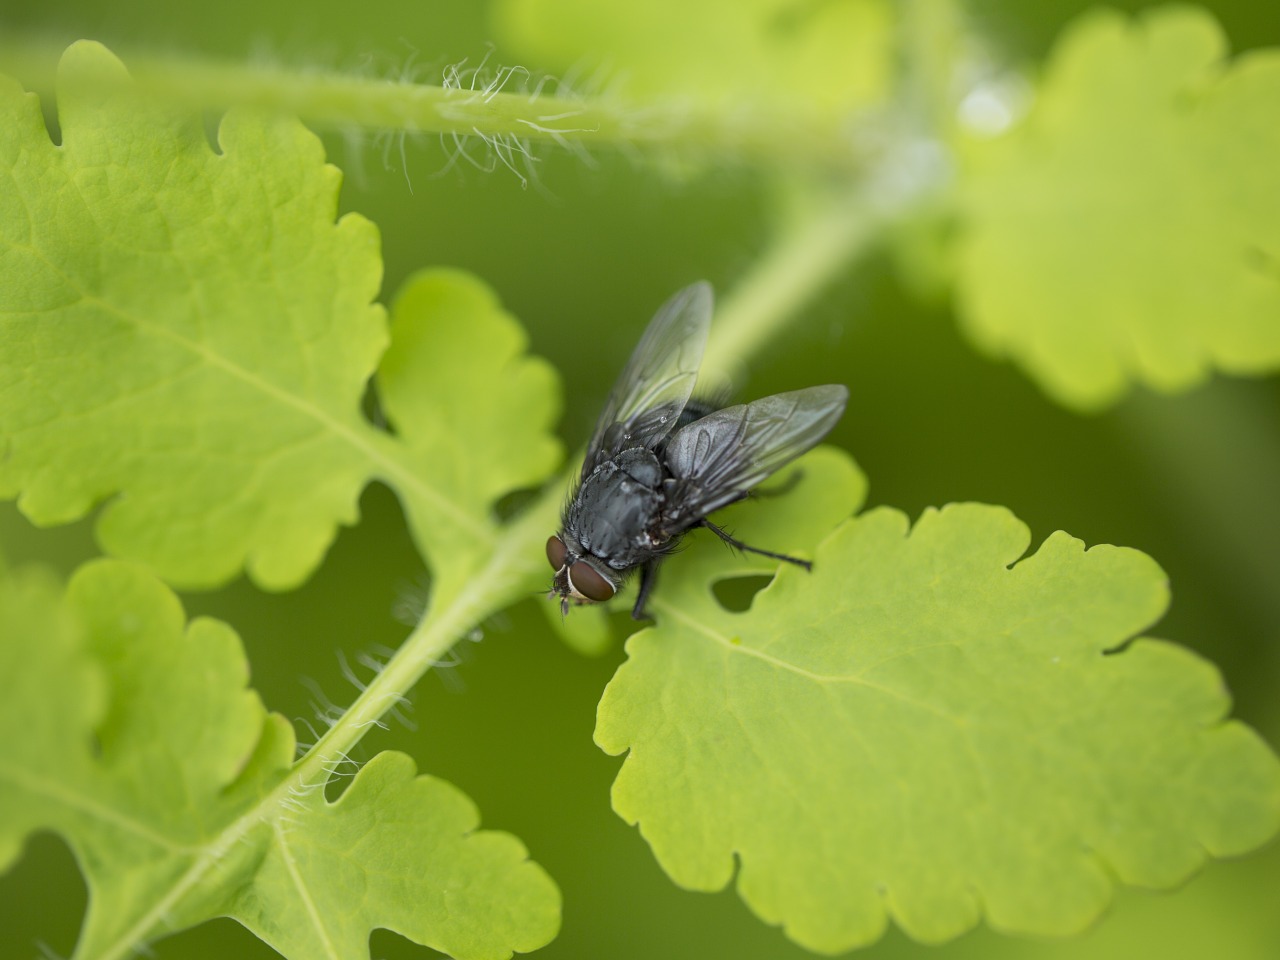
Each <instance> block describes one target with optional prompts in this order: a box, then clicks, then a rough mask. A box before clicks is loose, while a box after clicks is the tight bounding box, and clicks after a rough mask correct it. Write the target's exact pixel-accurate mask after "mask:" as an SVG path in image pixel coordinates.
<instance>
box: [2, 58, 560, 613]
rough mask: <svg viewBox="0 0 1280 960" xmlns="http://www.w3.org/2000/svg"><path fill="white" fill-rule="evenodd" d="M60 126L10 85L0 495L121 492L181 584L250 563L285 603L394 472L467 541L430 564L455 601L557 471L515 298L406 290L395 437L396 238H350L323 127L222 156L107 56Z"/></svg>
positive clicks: (258, 119)
mask: <svg viewBox="0 0 1280 960" xmlns="http://www.w3.org/2000/svg"><path fill="white" fill-rule="evenodd" d="M58 110H59V120H60V124H61V130H62V143H61V144H60V145H55V144H54V143H52V142H51V141H50V139H49V135H48V133H47V131H46V130H45V127H44V123H43V120H42V118H41V114H40V108H39V104H38V103H37V101H36V99H35V98H34V97H33V96H30V95H26V94H23V93H22V92H21V91H20V90H19V89H18V88H17V86H16V85H15V84H13V83H11V82H9V81H3V82H0V180H2V181H3V186H2V188H0V435H2V436H3V437H4V443H5V456H4V457H3V458H0V495H4V496H19V497H20V499H19V505H20V507H21V509H22V510H23V512H24V513H25V514H26V515H27V516H28V517H29V518H30V519H32V520H33V521H34V522H36V523H40V524H53V523H63V522H67V521H70V520H74V519H76V518H78V517H81V516H83V515H84V514H86V513H87V512H88V511H89V510H91V509H92V508H93V507H94V506H95V505H96V504H97V503H99V502H101V501H106V505H105V507H104V508H103V510H102V512H101V515H100V517H99V520H98V526H97V530H98V535H99V538H100V539H101V541H102V543H103V545H104V547H105V548H106V549H107V550H108V551H110V552H112V553H115V554H117V555H120V556H123V557H127V558H131V559H138V560H142V561H144V562H146V563H148V564H149V565H151V566H152V567H153V568H155V569H156V570H158V571H159V572H160V573H161V574H162V575H163V576H164V577H166V578H167V579H168V580H170V581H171V582H173V583H176V584H180V585H183V586H211V585H214V584H217V583H220V582H223V581H225V580H227V579H228V578H230V577H232V576H233V575H235V574H236V573H237V572H238V571H239V570H240V569H241V567H242V566H247V569H248V571H249V573H250V575H251V576H252V577H253V578H254V579H255V580H256V581H257V582H258V583H260V584H261V585H263V586H266V587H270V588H284V587H289V586H293V585H295V584H297V583H298V582H299V581H301V580H302V579H303V578H304V577H305V576H306V575H307V574H308V573H309V572H310V571H311V570H312V569H313V568H314V567H315V565H316V564H317V563H319V561H320V558H321V557H322V555H323V553H324V550H325V549H326V547H327V546H328V544H329V543H330V541H331V540H332V538H333V536H334V534H335V532H336V528H337V525H338V524H339V523H353V522H354V521H355V519H356V515H357V501H358V498H359V495H360V492H361V490H362V489H363V487H364V485H365V484H366V483H368V481H369V480H370V479H371V478H375V477H376V478H379V479H382V480H384V481H386V482H387V483H389V484H390V485H392V486H393V487H394V488H395V489H396V490H397V492H398V493H399V495H400V496H401V498H402V499H403V500H404V502H405V505H406V509H407V511H408V513H409V514H410V516H411V518H412V519H413V525H414V530H415V533H416V534H417V535H418V541H419V544H420V545H421V546H422V548H423V550H424V552H425V553H429V552H430V551H444V552H443V553H437V555H436V556H435V557H429V559H435V560H438V559H439V558H440V557H442V556H445V555H447V556H448V562H447V563H437V567H438V568H439V569H437V571H436V572H437V574H438V582H437V592H438V593H439V592H441V591H446V590H453V589H456V586H457V583H459V582H462V581H464V580H465V577H466V576H467V573H468V571H469V570H471V569H473V568H474V567H475V566H478V565H479V564H480V563H481V562H482V561H483V557H484V555H485V553H486V550H487V549H488V548H490V547H491V546H492V541H493V539H494V537H495V536H496V530H497V525H496V522H495V521H494V519H493V517H492V516H491V513H490V507H491V504H492V502H493V501H494V500H496V499H497V498H498V497H499V496H501V495H502V494H503V493H505V492H507V491H508V490H510V489H512V488H513V487H515V486H519V485H526V484H533V483H536V482H537V481H539V480H540V479H541V478H542V477H544V476H546V474H547V473H548V472H549V471H550V470H551V469H552V468H553V467H554V466H555V463H556V461H557V460H558V458H559V453H558V447H557V445H556V443H555V441H554V439H553V438H552V437H551V436H550V435H549V425H550V422H551V421H552V419H553V418H554V415H555V412H556V409H555V408H556V404H557V399H556V385H555V382H554V377H553V374H552V373H551V372H550V370H549V368H548V367H547V366H546V365H545V364H544V363H543V362H542V361H538V360H533V359H531V358H527V357H524V356H523V354H522V352H523V349H524V346H525V341H524V338H523V334H522V333H521V332H520V331H519V329H518V327H517V326H516V324H515V323H514V321H513V320H512V318H511V317H509V316H508V315H507V314H505V313H504V312H502V310H501V309H500V307H499V306H498V304H497V303H496V299H495V298H494V297H493V295H492V294H491V293H490V292H489V291H488V290H487V289H486V288H484V287H483V285H481V284H480V283H479V282H478V281H475V280H473V279H471V278H469V277H467V276H465V275H462V274H460V273H457V272H449V271H446V272H440V273H435V274H426V275H422V276H420V277H418V278H416V279H415V280H413V281H411V282H410V284H409V285H408V286H407V288H406V292H405V293H404V294H403V295H402V297H401V299H400V301H399V302H400V307H399V308H398V310H397V314H398V319H397V324H396V325H397V336H398V337H400V338H402V339H403V341H404V342H403V343H399V344H396V345H394V346H393V347H392V348H391V351H390V353H389V354H388V355H387V357H386V363H387V366H385V367H384V369H383V370H382V372H381V374H380V378H381V389H382V392H383V395H384V396H385V397H387V398H388V400H389V403H390V405H391V406H393V407H394V413H395V414H396V415H397V417H398V418H399V419H400V420H401V421H402V422H399V423H398V424H397V425H398V426H399V427H400V429H401V434H400V436H399V437H398V438H397V437H392V436H390V435H389V434H387V433H386V432H385V431H382V430H378V429H375V428H374V427H373V426H372V425H371V424H370V423H368V422H367V420H366V419H365V418H364V416H363V414H362V412H361V401H362V397H363V395H364V393H365V390H366V388H367V384H368V380H369V377H370V375H371V374H372V373H373V372H374V368H375V366H376V365H377V364H378V361H379V358H380V357H381V356H382V354H383V351H384V350H385V349H386V348H387V342H388V336H387V329H386V324H385V319H384V315H383V310H382V308H381V307H379V306H377V305H376V304H372V303H371V302H370V301H371V299H372V298H373V297H374V296H375V295H376V293H377V289H378V284H379V281H380V277H381V269H382V268H381V261H380V257H379V251H378V237H377V233H376V230H375V229H374V227H373V225H372V224H370V223H369V222H368V221H366V220H364V219H363V218H362V217H360V216H358V215H355V214H348V215H347V216H344V217H342V218H341V219H340V220H338V221H337V223H335V222H334V216H335V213H336V209H337V199H338V187H339V181H340V175H339V173H338V171H337V170H336V169H335V168H334V167H331V166H328V165H326V164H325V163H324V157H323V154H322V150H321V145H320V142H319V140H318V139H317V138H316V137H314V136H313V135H312V134H311V133H309V132H308V131H307V130H306V129H304V128H303V127H302V126H301V125H300V124H299V123H297V122H296V121H294V120H290V119H282V118H278V117H264V116H261V115H258V114H252V113H249V112H243V111H232V112H230V113H228V114H227V115H226V117H225V118H224V119H223V121H222V124H221V126H220V127H219V131H218V148H219V149H218V150H217V151H215V150H213V149H211V148H210V145H209V143H208V141H207V140H206V139H205V136H204V132H203V130H202V129H201V127H200V125H199V124H198V123H197V122H196V119H195V118H184V117H176V116H175V115H173V114H172V113H170V112H167V111H166V110H164V109H162V108H160V107H159V106H157V105H155V104H154V103H152V102H149V101H148V100H147V98H145V97H144V96H141V95H140V94H138V93H137V91H136V90H135V89H134V88H133V87H132V85H131V84H130V83H129V82H128V79H127V76H126V75H125V73H124V68H123V67H122V66H121V65H120V63H119V62H118V61H117V60H115V58H114V57H112V56H111V54H110V53H108V52H107V51H106V50H105V49H104V48H102V47H101V46H99V45H97V44H93V43H87V42H82V43H78V44H75V45H73V46H72V47H70V48H69V49H68V50H67V52H66V54H65V55H64V57H63V60H62V63H61V64H60V67H59V74H58ZM407 378H412V380H413V382H412V383H411V384H409V383H406V382H405V380H406V379H407ZM496 382H501V383H502V384H503V388H502V389H501V390H498V391H494V392H493V394H492V395H489V394H486V395H483V396H480V395H478V394H477V391H475V390H474V389H473V388H470V387H469V386H468V384H472V383H486V384H488V383H496ZM499 402H501V403H506V404H509V405H510V406H509V409H517V408H519V409H527V410H528V411H529V416H528V417H526V418H525V419H524V420H523V421H522V422H521V423H520V424H519V425H517V424H515V423H512V422H510V421H509V418H508V419H503V418H501V417H498V416H496V415H495V410H494V406H495V405H496V404H497V403H499ZM495 451H506V452H507V456H506V457H505V458H504V459H503V460H502V462H501V463H499V462H498V460H497V457H496V455H495ZM450 577H453V579H452V580H450V579H449V578H450ZM446 581H448V582H446Z"/></svg>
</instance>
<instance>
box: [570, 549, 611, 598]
mask: <svg viewBox="0 0 1280 960" xmlns="http://www.w3.org/2000/svg"><path fill="white" fill-rule="evenodd" d="M569 586H571V587H572V588H573V589H574V590H576V591H577V592H578V593H580V594H582V595H583V596H584V597H586V598H587V599H588V600H594V601H595V602H596V603H603V602H604V601H606V600H608V599H609V598H610V597H612V596H613V594H614V592H615V591H614V587H613V584H612V583H610V582H609V581H608V580H606V579H605V578H604V577H602V576H600V574H599V573H597V572H596V568H595V567H593V566H591V564H589V563H587V562H586V561H585V560H579V561H577V562H576V563H575V564H574V565H573V566H571V567H570V568H569Z"/></svg>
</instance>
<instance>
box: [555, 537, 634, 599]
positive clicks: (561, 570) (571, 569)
mask: <svg viewBox="0 0 1280 960" xmlns="http://www.w3.org/2000/svg"><path fill="white" fill-rule="evenodd" d="M572 542H573V540H572V538H570V539H569V540H568V543H572ZM547 561H548V562H549V563H550V564H551V569H552V570H554V571H555V575H554V577H553V578H552V581H551V592H550V593H549V594H547V596H548V597H559V598H560V612H561V614H562V615H563V614H568V612H569V603H570V601H572V602H573V603H577V604H583V603H603V602H604V601H606V600H608V599H609V598H610V597H612V596H613V595H614V594H615V593H617V592H618V584H619V580H618V579H617V577H616V574H610V573H609V572H607V571H606V570H605V569H604V565H603V563H602V562H601V561H600V560H598V559H596V558H595V557H592V556H584V555H582V554H580V553H577V552H576V551H575V550H574V549H573V548H572V547H570V546H567V545H566V540H565V539H564V538H563V537H561V536H559V535H557V536H552V537H549V538H548V539H547Z"/></svg>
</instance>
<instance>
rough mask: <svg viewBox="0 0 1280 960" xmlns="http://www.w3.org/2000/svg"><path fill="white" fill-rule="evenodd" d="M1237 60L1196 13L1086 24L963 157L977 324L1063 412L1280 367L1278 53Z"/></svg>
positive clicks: (967, 302)
mask: <svg viewBox="0 0 1280 960" xmlns="http://www.w3.org/2000/svg"><path fill="white" fill-rule="evenodd" d="M1225 55H1226V42H1225V40H1224V38H1223V35H1222V31H1221V29H1220V28H1219V27H1218V26H1217V24H1216V23H1215V22H1214V21H1213V20H1212V18H1211V17H1210V16H1209V15H1208V14H1206V13H1204V12H1202V11H1199V10H1196V9H1194V8H1190V7H1181V8H1172V9H1168V10H1160V11H1157V12H1154V13H1151V14H1149V15H1147V16H1144V17H1143V18H1141V19H1140V20H1137V21H1136V22H1133V21H1130V20H1128V19H1126V18H1125V17H1124V16H1122V15H1120V14H1117V13H1113V12H1101V13H1092V14H1089V15H1088V16H1086V17H1085V18H1084V19H1082V20H1081V21H1080V22H1079V23H1077V24H1076V25H1075V26H1074V28H1072V29H1071V30H1069V31H1068V33H1067V34H1066V36H1064V38H1063V39H1062V41H1061V42H1060V44H1059V46H1058V48H1057V50H1056V51H1055V52H1054V54H1053V56H1052V58H1051V60H1050V62H1049V65H1048V67H1047V69H1046V71H1045V76H1044V79H1043V81H1042V83H1041V86H1040V89H1039V92H1038V94H1037V98H1036V102H1035V104H1034V106H1033V109H1032V111H1031V112H1030V114H1029V116H1028V117H1027V118H1026V120H1025V122H1023V123H1022V124H1020V125H1019V126H1017V127H1015V128H1014V129H1013V130H1012V131H1011V132H1010V133H1009V134H1007V135H1006V136H1003V137H1001V138H999V139H996V140H993V141H989V142H974V143H971V144H969V145H968V148H967V150H966V158H965V159H966V177H965V179H964V182H963V187H962V193H963V197H962V206H963V211H962V212H963V220H962V223H963V236H962V239H961V242H960V247H959V274H960V278H959V279H960V300H961V304H960V306H961V313H962V317H963V320H964V324H965V327H966V329H967V330H968V332H969V334H970V335H971V336H972V338H973V339H974V340H975V341H976V342H977V343H978V344H979V345H981V346H982V347H983V348H984V349H985V350H987V351H989V352H991V353H992V354H995V355H1003V356H1009V357H1012V358H1013V359H1014V360H1015V361H1016V362H1017V363H1019V364H1020V365H1022V366H1023V367H1025V368H1026V370H1027V371H1028V372H1029V373H1030V374H1031V375H1032V376H1033V377H1034V378H1035V379H1036V380H1037V381H1038V382H1039V383H1040V384H1041V386H1042V387H1043V388H1044V389H1045V390H1046V391H1047V392H1048V393H1049V394H1051V395H1052V396H1053V397H1054V398H1055V399H1057V400H1058V401H1060V402H1062V403H1064V404H1067V405H1069V406H1073V407H1078V408H1081V409H1094V408H1098V407H1102V406H1106V405H1108V404H1110V403H1113V402H1114V401H1115V400H1116V399H1117V398H1119V397H1120V396H1121V395H1122V394H1123V393H1124V392H1125V391H1126V390H1127V389H1128V386H1129V384H1130V383H1131V382H1138V383H1143V384H1146V385H1148V386H1151V387H1154V388H1156V389H1159V390H1164V391H1173V390H1181V389H1185V388H1187V387H1189V386H1192V385H1194V384H1196V383H1198V382H1200V381H1202V380H1204V379H1205V378H1206V377H1207V376H1208V375H1209V373H1210V371H1211V370H1212V369H1218V370H1222V371H1224V372H1228V373H1235V374H1258V373H1264V372H1268V371H1272V370H1275V369H1277V368H1278V367H1280V324H1277V323H1276V317H1277V316H1280V191H1278V190H1276V184H1275V174H1274V171H1275V170H1276V169H1277V168H1280V55H1277V53H1276V52H1275V51H1263V52H1259V53H1254V54H1250V55H1248V56H1245V57H1241V58H1239V59H1237V60H1236V61H1235V62H1234V63H1231V64H1229V65H1228V64H1224V63H1223V58H1224V57H1225Z"/></svg>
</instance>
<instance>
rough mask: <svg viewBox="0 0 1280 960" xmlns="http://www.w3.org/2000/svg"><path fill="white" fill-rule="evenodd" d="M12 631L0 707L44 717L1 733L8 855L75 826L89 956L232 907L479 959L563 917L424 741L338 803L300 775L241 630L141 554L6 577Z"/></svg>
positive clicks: (364, 774)
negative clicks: (187, 613) (181, 594)
mask: <svg viewBox="0 0 1280 960" xmlns="http://www.w3.org/2000/svg"><path fill="white" fill-rule="evenodd" d="M0 629H3V636H4V641H3V642H2V643H0V658H3V659H2V660H0V666H2V667H3V668H4V670H3V672H0V720H2V721H4V722H7V723H8V724H9V729H21V730H23V731H24V735H23V736H12V737H8V738H6V739H5V742H4V744H3V746H0V864H4V865H8V863H10V862H11V861H12V859H13V857H14V854H15V852H16V851H17V850H18V849H19V848H20V846H21V843H22V841H23V839H24V838H25V837H26V836H27V835H28V834H29V833H31V832H32V831H34V830H37V829H41V828H48V829H53V830H56V831H58V832H59V833H62V834H63V835H64V836H66V838H67V840H68V842H69V843H70V845H71V847H72V849H73V851H74V852H75V854H76V858H77V860H78V861H79V863H80V865H81V867H82V869H83V870H84V872H85V876H86V880H87V882H88V885H89V889H90V900H89V903H90V907H89V913H88V916H87V918H86V920H85V925H84V929H83V930H82V931H81V936H80V943H79V945H78V947H77V953H78V954H80V955H85V956H90V955H99V954H111V955H123V954H124V953H126V952H131V951H132V950H134V949H137V948H139V947H141V946H143V945H144V944H145V943H147V942H149V941H151V940H154V939H156V938H157V937H159V936H161V935H163V934H165V933H171V932H174V931H176V930H180V929H183V928H185V927H188V926H192V925H194V924H196V923H200V922H203V921H205V920H208V919H212V918H213V917H217V916H224V915H225V916H231V917H234V918H235V919H237V920H239V921H240V922H242V923H244V924H245V925H246V926H247V927H249V928H250V929H252V930H254V931H255V932H256V933H258V934H259V935H260V936H261V937H262V938H263V939H265V940H267V941H268V942H269V943H271V944H272V945H273V946H275V947H276V948H277V949H278V950H280V951H281V952H282V953H283V954H284V955H285V956H287V957H291V958H304V957H315V956H344V957H356V956H368V937H369V933H370V931H371V930H372V929H374V928H375V927H387V928H389V929H393V930H396V931H398V932H400V933H402V934H403V935H405V936H407V937H409V938H411V939H413V940H415V941H416V942H418V943H423V944H426V945H429V946H432V947H434V948H436V949H439V950H444V951H447V952H449V953H450V954H452V955H453V956H457V957H474V958H477V960H488V958H505V957H507V956H510V954H511V952H512V951H513V950H521V951H526V950H532V949H535V948H537V947H539V946H542V945H543V944H545V943H547V942H548V941H549V940H550V939H551V938H552V937H553V936H554V935H555V932H556V928H557V926H558V922H559V894H558V893H557V891H556V889H555V886H554V884H553V883H552V882H551V880H550V879H549V878H548V877H547V876H546V874H545V873H544V872H543V871H542V869H541V868H540V867H538V866H537V865H536V864H533V863H531V862H530V861H529V860H528V859H527V858H526V853H525V850H524V848H523V847H522V846H521V844H520V843H519V842H518V841H517V840H515V838H513V837H510V836H508V835H506V834H500V833H494V832H491V831H479V830H477V826H478V817H477V815H476V811H475V808H474V807H473V805H472V804H471V803H470V801H468V800H467V799H466V798H465V797H464V796H462V794H461V793H459V791H458V790H457V789H455V788H454V787H451V786H449V785H448V784H446V783H444V782H442V781H440V780H436V779H434V778H432V777H417V776H415V771H414V768H413V762H412V761H411V760H410V759H409V758H407V757H405V756H403V755H401V754H395V753H384V754H381V755H379V756H378V757H377V758H375V759H374V760H373V761H372V762H370V763H369V764H368V765H367V766H366V767H365V768H364V769H363V770H362V771H361V772H360V773H359V774H358V775H357V777H356V778H355V779H354V780H353V781H352V783H351V785H350V786H349V787H348V788H347V790H346V792H345V793H344V794H343V795H342V796H341V797H340V798H339V800H338V801H337V802H336V803H328V802H327V801H326V800H325V798H324V793H323V790H322V789H321V788H320V785H319V784H306V785H301V784H295V783H292V782H291V780H290V779H289V768H290V764H291V761H292V757H293V749H294V743H293V736H292V732H291V730H290V729H289V726H288V724H287V723H286V722H285V721H284V720H283V718H281V717H279V716H278V715H275V714H268V713H267V712H266V711H265V710H264V709H263V707H262V704H261V702H260V701H259V699H258V696H257V694H256V693H254V692H253V691H252V690H249V689H248V688H247V687H246V686H245V683H246V680H247V676H248V667H247V663H246V661H245V658H244V652H243V650H242V649H241V646H240V641H239V638H237V637H236V635H235V634H234V633H233V632H232V631H231V630H230V629H229V628H228V627H226V626H225V625H224V624H221V623H218V622H216V621H213V620H197V621H195V622H193V623H191V624H190V625H186V624H184V618H183V613H182V608H181V606H180V605H179V603H178V600H177V598H176V597H174V595H173V594H172V593H170V592H169V591H168V589H166V588H165V587H164V586H163V585H162V584H160V583H159V582H158V581H156V580H155V579H154V577H152V576H151V575H150V574H148V573H146V572H145V571H144V570H143V569H142V568H140V567H138V566H135V565H131V564H126V563H122V562H120V561H99V562H96V563H93V564H90V565H89V566H87V567H85V568H83V569H82V570H81V571H79V572H78V573H77V574H76V576H75V577H74V578H73V580H72V582H71V584H70V586H69V588H68V590H67V599H66V602H65V604H63V603H62V602H61V600H60V598H59V596H58V591H57V590H56V588H55V587H54V585H53V584H52V583H51V582H49V581H48V579H47V578H41V577H38V576H32V575H26V576H24V577H22V578H20V579H18V580H16V581H13V582H9V581H8V580H5V581H4V582H3V583H0ZM33 717H34V718H38V719H39V722H38V723H35V724H33V723H32V722H31V718H33Z"/></svg>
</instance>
